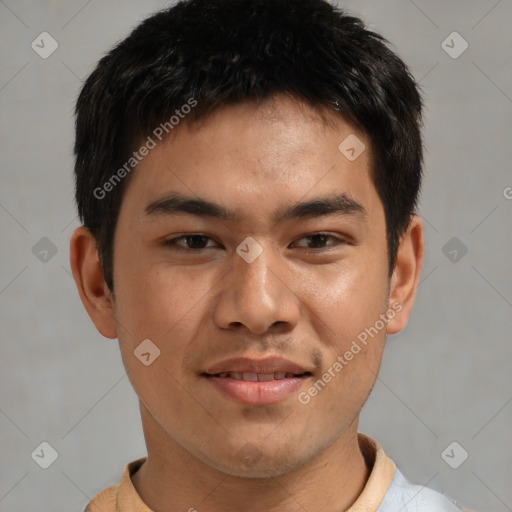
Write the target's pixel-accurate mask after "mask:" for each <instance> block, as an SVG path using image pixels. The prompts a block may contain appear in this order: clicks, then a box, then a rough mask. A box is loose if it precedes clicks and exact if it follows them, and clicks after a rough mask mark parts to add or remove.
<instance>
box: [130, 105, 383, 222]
mask: <svg viewBox="0 0 512 512" xmlns="http://www.w3.org/2000/svg"><path fill="white" fill-rule="evenodd" d="M347 141H348V142H347ZM156 142H157V144H156V146H155V147H154V148H153V149H151V151H150V153H149V154H148V155H147V156H146V157H144V158H143V159H142V160H141V161H140V162H139V163H138V165H137V167H136V169H135V171H134V174H133V176H132V180H131V183H130V185H129V186H128V188H127V191H126V193H125V198H124V200H123V205H122V209H123V208H125V209H126V208H130V209H131V208H132V207H133V208H137V209H138V215H139V216H140V215H142V214H143V212H144V211H145V210H146V209H147V206H148V205H149V204H151V203H153V202H155V201H157V200H158V199H159V198H161V197H163V196H164V195H165V194H166V193H169V192H170V193H172V192H179V193H181V194H183V195H187V196H194V195H195V196H197V197H201V198H210V199H211V200H212V201H215V202H217V203H221V204H226V205H227V204H229V205H231V206H232V209H236V210H237V211H240V212H243V211H244V207H245V208H248V207H251V208H252V209H253V210H254V208H255V207H257V210H258V212H257V213H258V215H261V214H262V212H263V211H265V209H266V207H268V209H269V214H270V213H273V212H274V211H275V210H276V206H277V205H278V204H287V203H290V202H297V201H299V200H301V199H306V198H308V197H309V196H311V197H317V196H320V195H324V196H325V195H327V194H329V195H332V194H334V193H344V194H347V195H348V196H350V197H351V198H353V199H354V200H356V201H357V202H359V203H368V204H367V205H366V206H365V208H367V209H369V210H371V208H372V204H371V203H372V201H374V200H375V199H376V193H375V189H374V186H373V182H372V179H371V173H370V166H371V148H370V143H369V140H368V137H367V136H366V135H365V134H364V133H362V132H361V131H359V130H358V129H356V128H355V127H354V126H353V125H351V124H350V123H348V122H347V121H346V120H344V119H343V118H342V117H341V116H340V115H338V114H337V113H335V112H332V111H328V110H318V109H315V108H312V107H311V106H309V105H305V104H302V103H299V102H298V101H296V100H294V99H291V98H289V97H285V96H276V97H273V98H271V99H269V100H266V101H264V102H262V103H260V104H256V103H254V102H245V103H239V104H234V105H227V106H223V107H220V108H219V109H217V110H216V111H215V112H213V113H212V114H210V115H209V116H208V117H206V118H204V119H201V120H199V121H194V122H188V121H187V119H186V118H185V119H184V120H183V121H182V122H181V124H180V125H178V126H176V127H175V130H174V131H172V132H171V133H170V135H169V136H168V137H167V138H165V139H164V140H163V141H161V142H159V141H156ZM347 150H348V152H347ZM354 154H355V156H356V158H353V157H354ZM255 201H256V202H257V205H256V204H255ZM125 203H127V204H126V205H125ZM271 205H272V206H271Z"/></svg>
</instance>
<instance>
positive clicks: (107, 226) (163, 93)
mask: <svg viewBox="0 0 512 512" xmlns="http://www.w3.org/2000/svg"><path fill="white" fill-rule="evenodd" d="M279 93H284V94H287V95H290V96H292V97H294V98H296V99H297V100H299V101H303V102H307V103H308V104H310V105H311V106H313V107H314V108H316V109H318V110H321V109H324V108H325V107H326V108H328V109H330V110H332V111H335V112H338V113H339V114H340V115H342V116H343V117H344V119H346V120H348V121H349V122H352V123H353V124H354V126H356V127H358V128H360V129H361V130H362V131H363V133H365V134H366V135H367V136H368V137H369V140H370V144H371V150H372V151H371V154H372V169H371V174H372V180H373V183H374V185H375V187H376V190H377V193H378V195H379V198H380V200H381V201H382V204H383V208H384V212H385V218H386V233H387V251H388V261H389V275H390V276H391V273H392V271H393V268H394V265H395V261H396V254H397V250H398V245H399V242H400V238H401V236H402V235H403V233H404V232H405V230H406V229H407V227H408V225H409V222H410V219H411V216H412V215H413V214H414V213H415V209H416V204H417V201H418V194H419V189H420V185H421V177H422V165H423V148H422V139H421V125H422V119H421V116H422V106H423V101H422V98H421V95H420V88H419V85H418V84H417V83H416V82H415V80H414V78H413V76H412V74H411V73H410V71H409V69H408V67H407V66H406V65H405V64H404V62H403V61H402V60H401V59H400V58H399V57H398V56H397V55H396V53H395V52H393V51H392V50H391V49H390V47H389V43H388V41H387V40H386V39H385V38H384V37H382V36H381V35H379V34H376V33H375V32H372V31H370V30H368V29H367V28H366V27H365V25H364V23H363V21H362V20H361V19H359V18H358V17H356V16H354V15H349V14H347V13H346V12H344V11H343V10H341V9H338V8H335V7H333V6H332V5H330V4H329V3H328V2H326V1H324V0H185V1H180V2H178V3H177V4H175V5H173V6H171V7H169V8H167V9H165V10H162V11H160V12H158V13H156V14H154V15H152V16H150V17H149V18H147V19H145V20H144V21H143V22H142V23H140V24H139V25H138V26H137V27H136V28H135V29H134V30H133V31H132V32H131V34H130V35H129V36H128V37H127V38H126V39H124V40H122V41H121V42H120V43H119V44H117V45H116V46H115V47H114V48H113V49H112V50H111V51H110V52H109V53H108V54H107V55H105V56H104V57H103V58H102V59H101V60H100V61H99V63H98V65H97V67H96V68H95V69H94V71H93V72H92V73H91V74H90V76H89V77H88V79H87V80H86V82H85V84H84V86H83V88H82V90H81V93H80V95H79V98H78V100H77V104H76V139H75V146H74V151H75V155H76V162H75V174H76V194H75V199H76V202H77V206H78V212H79V216H80V219H81V221H82V223H83V225H84V226H85V227H87V228H88V229H89V230H90V231H91V233H92V234H93V236H94V238H95V240H96V243H97V248H98V254H99V257H100V261H101V264H102V268H103V272H104V276H105V282H106V284H107V286H108V287H109V289H110V290H111V291H113V289H114V283H113V262H112V259H113V240H114V232H115V227H116V222H117V218H118V215H119V210H120V207H121V201H122V197H123V191H124V190H125V188H126V186H127V184H128V183H129V180H130V177H131V174H130V173H129V171H130V168H129V167H128V166H127V162H129V161H130V162H131V163H130V166H131V167H133V166H135V165H136V161H135V160H134V158H133V152H134V150H136V149H137V147H138V144H139V145H140V144H141V140H144V139H145V138H146V137H148V140H149V138H150V137H151V135H152V134H153V133H154V131H155V128H156V127H159V126H160V127H162V128H163V129H165V132H166V133H167V132H170V130H171V129H172V128H173V127H174V123H173V121H172V117H176V115H175V114H178V113H180V112H183V111H184V110H183V111H182V110H181V109H182V108H184V107H183V106H184V105H194V108H193V109H190V108H189V109H188V110H189V111H190V110H191V112H190V114H188V115H187V116H186V122H193V121H195V120H198V119H200V118H204V117H205V116H207V115H209V114H210V113H212V112H213V111H214V110H216V109H218V108H219V107H222V106H223V105H227V104H233V103H236V102H247V101H258V100H264V99H267V98H270V97H272V96H273V95H275V94H279ZM192 102H194V103H192ZM180 117H183V116H182V115H181V116H180ZM162 128H161V129H160V131H162ZM162 133H163V132H162ZM340 142H341V141H340ZM123 168H124V172H123V171H122V169H123ZM116 173H117V174H116ZM114 178H116V181H113V179H114ZM121 178H122V179H121ZM107 192H108V193H107Z"/></svg>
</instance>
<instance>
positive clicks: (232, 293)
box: [213, 247, 300, 335]
mask: <svg viewBox="0 0 512 512" xmlns="http://www.w3.org/2000/svg"><path fill="white" fill-rule="evenodd" d="M292 288H293V281H292V275H291V271H290V269H287V268H286V262H283V261H279V258H278V256H276V255H274V253H273V251H272V249H271V248H270V247H263V251H262V253H261V254H260V256H258V258H256V259H255V260H254V261H252V262H251V263H249V262H247V261H246V260H245V259H244V258H242V257H240V256H239V254H238V253H234V254H233V267H232V270H231V271H230V272H229V273H228V274H227V275H226V277H225V278H224V279H223V280H222V282H221V283H220V284H219V292H218V294H217V296H216V300H215V303H214V304H215V305H214V312H213V315H214V321H215V323H216V324H217V325H218V326H219V327H221V328H223V329H229V330H233V329H244V328H245V329H247V330H248V331H250V332H251V333H253V334H256V335H262V334H266V333H269V334H277V333H278V332H279V333H282V332H287V331H290V330H292V329H293V327H294V326H295V325H296V324H297V322H298V321H299V316H300V300H299V297H298V296H297V295H296V294H295V293H294V291H293V289H292Z"/></svg>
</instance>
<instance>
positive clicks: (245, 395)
mask: <svg viewBox="0 0 512 512" xmlns="http://www.w3.org/2000/svg"><path fill="white" fill-rule="evenodd" d="M231 372H235V373H239V374H241V373H251V374H253V377H254V374H257V378H258V379H259V378H260V374H266V375H267V376H268V374H272V373H274V374H275V373H277V374H283V373H284V374H285V376H284V377H282V375H280V376H279V378H276V376H274V379H273V380H256V381H252V380H251V381H248V380H241V379H240V376H238V378H235V377H234V376H230V375H229V373H231ZM226 373H227V374H228V375H227V376H226V375H225V374H226ZM219 374H223V376H219ZM294 374H295V375H294ZM311 376H312V373H311V371H310V370H309V369H307V368H305V367H303V366H301V365H299V364H297V363H294V362H293V361H290V360H287V359H283V358H280V357H268V358H265V359H250V358H232V359H226V360H224V361H221V362H219V363H216V364H214V365H213V366H211V367H209V368H208V370H206V372H204V373H203V374H202V377H203V378H204V379H205V380H206V381H207V382H209V383H210V384H211V385H212V386H213V387H214V389H216V390H217V391H220V392H221V393H222V394H223V395H224V396H226V397H227V398H229V399H231V400H233V401H235V402H237V403H240V404H245V405H252V406H264V405H272V404H276V403H278V402H280V401H282V400H285V399H286V398H288V397H289V396H290V395H293V394H296V393H297V391H298V390H299V389H300V387H301V386H302V385H303V384H304V382H305V381H306V380H308V379H309V378H310V377H311ZM261 378H263V377H261Z"/></svg>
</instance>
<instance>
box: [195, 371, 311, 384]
mask: <svg viewBox="0 0 512 512" xmlns="http://www.w3.org/2000/svg"><path fill="white" fill-rule="evenodd" d="M203 375H205V376H206V377H218V378H219V379H234V380H243V381H245V382H271V381H274V380H283V379H294V378H302V377H309V376H311V372H303V373H292V372H271V373H258V372H220V373H215V374H209V373H204V374H203Z"/></svg>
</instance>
